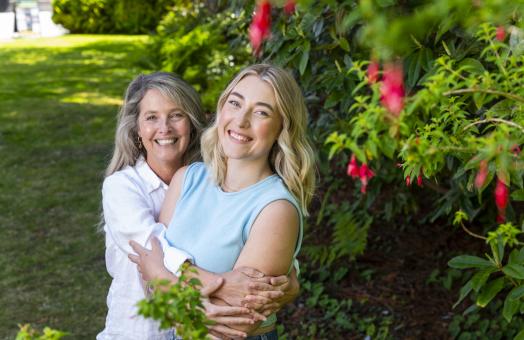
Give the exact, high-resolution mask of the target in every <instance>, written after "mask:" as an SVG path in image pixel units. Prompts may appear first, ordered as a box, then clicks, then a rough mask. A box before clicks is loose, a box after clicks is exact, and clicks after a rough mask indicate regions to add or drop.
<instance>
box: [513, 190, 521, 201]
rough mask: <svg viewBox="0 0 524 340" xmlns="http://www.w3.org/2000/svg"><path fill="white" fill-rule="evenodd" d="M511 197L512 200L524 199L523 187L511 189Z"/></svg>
mask: <svg viewBox="0 0 524 340" xmlns="http://www.w3.org/2000/svg"><path fill="white" fill-rule="evenodd" d="M511 199H512V200H513V201H524V189H520V190H515V191H513V192H512V193H511Z"/></svg>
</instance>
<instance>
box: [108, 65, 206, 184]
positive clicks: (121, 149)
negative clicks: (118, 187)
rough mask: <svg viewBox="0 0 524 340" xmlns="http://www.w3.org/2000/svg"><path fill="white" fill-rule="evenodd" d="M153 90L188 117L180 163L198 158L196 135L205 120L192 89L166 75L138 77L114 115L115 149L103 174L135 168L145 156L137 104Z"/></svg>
mask: <svg viewBox="0 0 524 340" xmlns="http://www.w3.org/2000/svg"><path fill="white" fill-rule="evenodd" d="M151 89H157V90H158V91H160V93H161V94H162V95H163V96H165V97H166V98H168V99H170V100H172V101H173V102H174V103H176V104H177V105H179V106H180V108H181V109H182V111H183V112H184V113H185V114H186V115H187V116H188V117H189V120H190V123H191V130H190V142H189V146H188V148H187V150H186V152H185V153H184V156H183V158H182V164H183V165H187V164H189V163H191V162H194V161H197V160H199V159H200V144H199V142H200V135H201V133H202V130H203V129H204V127H205V125H206V117H205V114H204V111H203V109H202V102H201V101H200V96H199V95H198V93H197V92H196V91H195V89H194V88H193V87H192V86H191V85H189V84H188V83H186V82H185V81H184V80H182V79H180V78H178V77H176V76H175V75H174V74H172V73H168V72H155V73H151V74H146V75H144V74H141V75H139V76H138V77H136V78H135V79H134V80H133V81H132V82H131V83H130V84H129V86H128V87H127V90H126V94H125V97H124V103H123V104H122V107H121V108H120V111H119V112H118V122H117V127H116V133H115V149H114V152H113V157H112V158H111V161H110V162H109V165H108V167H107V169H106V172H105V175H106V176H109V175H111V174H113V173H114V172H116V171H118V170H121V169H123V168H125V167H126V166H128V165H131V166H132V165H135V163H136V161H137V160H138V159H139V158H140V156H145V150H144V149H143V148H140V147H139V142H138V115H139V113H140V102H141V101H142V99H143V98H144V96H145V94H146V92H147V91H148V90H151Z"/></svg>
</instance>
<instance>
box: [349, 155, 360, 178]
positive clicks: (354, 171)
mask: <svg viewBox="0 0 524 340" xmlns="http://www.w3.org/2000/svg"><path fill="white" fill-rule="evenodd" d="M347 174H348V176H351V178H356V177H357V176H359V174H360V170H359V168H358V163H357V159H356V158H355V155H351V159H350V161H349V163H348V170H347Z"/></svg>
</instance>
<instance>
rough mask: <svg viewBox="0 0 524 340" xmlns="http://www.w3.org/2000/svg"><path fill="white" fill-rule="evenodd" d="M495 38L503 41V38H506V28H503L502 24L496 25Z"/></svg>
mask: <svg viewBox="0 0 524 340" xmlns="http://www.w3.org/2000/svg"><path fill="white" fill-rule="evenodd" d="M495 39H497V40H498V41H504V39H506V29H505V28H504V26H499V27H497V33H496V34H495Z"/></svg>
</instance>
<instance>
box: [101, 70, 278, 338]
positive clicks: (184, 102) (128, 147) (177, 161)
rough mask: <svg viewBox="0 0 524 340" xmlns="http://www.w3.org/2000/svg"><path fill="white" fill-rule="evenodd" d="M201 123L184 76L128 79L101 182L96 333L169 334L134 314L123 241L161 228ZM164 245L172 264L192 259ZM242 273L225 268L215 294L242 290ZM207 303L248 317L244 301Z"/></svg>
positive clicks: (140, 293)
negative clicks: (104, 289)
mask: <svg viewBox="0 0 524 340" xmlns="http://www.w3.org/2000/svg"><path fill="white" fill-rule="evenodd" d="M204 124H205V115H204V113H203V111H202V107H201V102H200V98H199V96H198V94H197V93H196V92H195V90H194V89H193V88H192V87H191V86H190V85H188V84H187V83H186V82H184V81H183V80H181V79H179V78H177V77H175V76H173V75H172V74H169V73H162V72H158V73H153V74H149V75H140V76H138V77H137V78H136V79H134V80H133V81H132V82H131V83H130V85H129V87H128V89H127V91H126V95H125V99H124V104H123V106H122V108H121V110H120V112H119V115H118V123H117V130H116V136H115V150H114V154H113V158H112V159H111V162H110V164H109V166H108V168H107V171H106V176H107V177H106V178H105V180H104V184H103V189H102V195H103V211H104V220H105V225H104V230H105V232H106V266H107V270H108V272H109V274H110V275H111V277H112V278H113V280H112V283H111V287H110V289H109V292H108V296H107V306H108V314H107V318H106V325H105V329H104V330H103V331H102V332H101V333H100V334H99V335H98V336H97V339H99V340H103V339H126V340H132V339H137V340H139V339H140V340H148V339H168V338H170V337H171V332H163V331H159V329H158V323H156V322H154V321H152V320H150V319H144V318H142V317H141V316H138V315H137V308H136V303H137V302H138V301H139V300H141V299H143V298H144V297H145V293H144V289H143V285H142V282H141V280H140V275H139V273H138V271H137V268H136V266H135V265H134V264H133V263H131V262H130V261H129V259H128V258H127V255H128V254H129V253H130V252H131V251H132V250H131V248H130V247H129V245H128V242H129V241H130V240H133V241H135V242H137V243H138V244H141V245H144V246H147V245H148V243H149V241H150V239H151V237H152V236H153V235H161V234H162V233H163V232H164V229H165V228H164V226H163V225H162V224H160V223H157V221H158V217H159V212H160V207H161V205H162V202H163V200H164V196H165V193H166V190H167V186H168V184H169V183H170V182H171V178H172V177H173V174H174V173H175V172H176V171H177V170H178V169H179V168H180V167H182V166H183V165H187V164H190V163H191V162H193V161H195V160H197V159H199V157H200V152H199V139H200V132H201V130H202V128H203V127H204ZM189 232H190V233H193V231H189ZM165 253H166V263H169V264H171V267H170V269H171V270H172V271H173V272H176V271H177V270H178V267H179V266H180V265H181V264H182V263H183V262H184V261H186V260H192V256H191V254H189V253H187V252H184V251H182V250H179V249H177V248H167V247H166V252H165ZM246 273H247V274H249V275H252V276H253V275H254V276H256V275H257V273H256V272H255V271H254V270H251V271H250V270H248V269H245V270H241V271H236V272H233V273H228V274H227V275H224V276H225V277H226V283H225V284H224V286H223V287H222V288H221V289H220V290H219V291H218V292H216V293H215V294H217V295H220V293H222V295H223V296H222V298H224V299H226V300H230V301H233V300H234V299H235V298H237V297H238V296H244V295H246V294H248V293H249V290H248V289H247V284H248V283H249V282H250V281H251V279H250V278H249V276H248V275H246ZM206 278H207V277H206ZM212 278H213V277H211V278H210V279H212ZM203 281H204V283H205V282H206V280H203ZM281 282H282V281H281ZM266 288H267V287H266ZM232 295H234V297H233V298H232V297H231V296H232ZM273 296H278V295H273ZM208 307H209V308H213V313H214V314H215V315H218V316H222V318H221V319H220V322H222V323H227V322H228V320H233V321H234V322H235V323H236V324H237V323H238V322H244V323H252V319H253V317H250V315H248V316H246V313H247V312H249V311H248V310H247V309H246V308H242V307H220V306H214V305H208ZM238 316H240V321H239V317H238ZM228 317H231V319H228Z"/></svg>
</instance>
